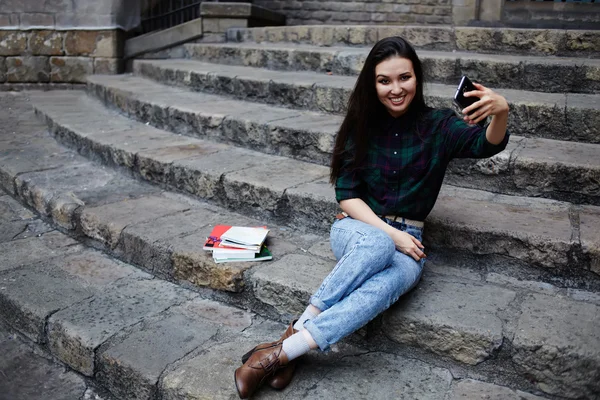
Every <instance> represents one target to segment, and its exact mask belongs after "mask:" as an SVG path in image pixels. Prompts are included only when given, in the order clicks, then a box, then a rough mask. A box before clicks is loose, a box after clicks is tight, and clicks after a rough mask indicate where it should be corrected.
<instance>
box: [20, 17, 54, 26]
mask: <svg viewBox="0 0 600 400" xmlns="http://www.w3.org/2000/svg"><path fill="white" fill-rule="evenodd" d="M19 18H20V21H21V25H20V28H21V29H32V28H50V29H52V28H54V25H55V21H54V14H49V13H48V14H46V13H22V14H21V15H20V16H19Z"/></svg>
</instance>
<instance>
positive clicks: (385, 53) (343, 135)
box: [329, 36, 427, 184]
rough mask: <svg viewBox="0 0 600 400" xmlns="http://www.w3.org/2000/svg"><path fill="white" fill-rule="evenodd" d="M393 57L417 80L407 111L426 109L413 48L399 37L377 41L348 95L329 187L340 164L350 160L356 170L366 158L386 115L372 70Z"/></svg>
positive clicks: (419, 71)
mask: <svg viewBox="0 0 600 400" xmlns="http://www.w3.org/2000/svg"><path fill="white" fill-rule="evenodd" d="M394 56H399V57H402V58H407V59H409V60H410V61H411V62H412V65H413V69H414V72H415V78H416V79H417V92H416V94H415V97H414V98H413V100H412V102H411V103H410V105H409V109H408V110H407V112H410V113H411V114H413V115H415V116H417V117H418V116H419V115H420V114H421V113H422V112H423V111H424V110H425V108H426V107H427V106H426V105H425V99H424V97H423V67H422V65H421V60H419V57H418V56H417V53H416V52H415V49H414V48H413V47H412V45H411V44H410V43H409V42H408V41H406V40H405V39H403V38H401V37H397V36H394V37H388V38H385V39H381V40H380V41H379V42H377V43H376V44H375V46H373V48H372V49H371V52H370V53H369V55H368V56H367V59H366V60H365V65H364V66H363V68H362V70H361V71H360V74H359V75H358V79H357V81H356V85H355V86H354V90H353V91H352V94H351V95H350V100H349V101H348V111H347V112H346V117H345V118H344V122H342V125H341V126H340V130H339V131H338V133H337V137H336V139H335V146H334V148H333V157H332V158H331V172H330V176H329V179H330V182H331V183H332V184H335V181H336V180H337V178H338V176H339V174H340V170H341V168H342V165H343V163H344V161H347V160H349V159H350V158H351V159H352V166H353V168H357V167H359V166H360V163H361V162H362V161H363V159H364V158H365V156H366V153H367V147H368V141H369V137H370V136H371V130H372V129H373V128H374V127H375V126H376V125H377V122H378V118H379V117H381V115H383V114H382V113H384V112H387V111H386V110H385V106H384V105H383V104H381V102H380V101H379V99H378V98H377V90H376V89H375V67H376V66H377V65H378V64H379V63H381V62H382V61H385V60H387V59H389V58H391V57H394ZM415 122H416V121H415ZM349 139H351V146H348V144H349V143H348V140H349Z"/></svg>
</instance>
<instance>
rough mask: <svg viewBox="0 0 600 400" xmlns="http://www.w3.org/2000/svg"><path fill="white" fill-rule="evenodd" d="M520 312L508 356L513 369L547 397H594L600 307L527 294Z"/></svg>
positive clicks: (599, 385) (599, 373) (599, 375)
mask: <svg viewBox="0 0 600 400" xmlns="http://www.w3.org/2000/svg"><path fill="white" fill-rule="evenodd" d="M521 309H522V312H521V314H520V317H519V319H518V323H517V326H516V329H515V337H514V339H513V350H512V359H513V361H514V363H515V365H516V366H517V368H518V369H519V370H520V371H521V372H522V373H524V374H526V375H527V376H530V377H532V378H533V379H535V382H536V386H537V387H538V388H539V389H541V390H542V391H544V392H545V393H548V394H550V395H555V396H565V397H569V398H578V397H579V398H593V397H594V396H595V394H597V393H600V336H598V334H597V332H598V326H597V324H596V321H598V318H600V306H598V305H595V304H589V303H585V302H576V301H572V300H570V299H568V298H564V297H560V296H547V295H543V294H531V295H529V296H527V297H526V298H525V299H524V301H523V303H522V306H521Z"/></svg>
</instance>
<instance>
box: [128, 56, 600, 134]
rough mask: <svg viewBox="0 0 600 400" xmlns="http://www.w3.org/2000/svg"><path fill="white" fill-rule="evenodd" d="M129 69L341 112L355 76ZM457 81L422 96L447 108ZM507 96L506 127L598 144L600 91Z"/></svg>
mask: <svg viewBox="0 0 600 400" xmlns="http://www.w3.org/2000/svg"><path fill="white" fill-rule="evenodd" d="M133 69H134V74H135V75H137V76H141V77H145V78H148V79H152V80H155V81H157V82H159V83H163V84H167V85H177V86H182V87H186V88H189V89H191V90H194V91H201V92H208V93H214V94H219V95H228V96H233V97H235V98H237V99H239V100H248V101H258V102H262V103H267V104H274V105H277V106H283V107H290V108H295V109H306V110H310V111H318V112H325V113H333V114H344V113H345V111H346V106H347V103H348V99H349V97H350V94H351V92H352V90H353V88H354V85H355V83H356V78H355V77H349V76H332V75H325V74H322V73H317V72H308V71H304V72H297V71H295V72H289V71H272V70H264V69H260V68H253V67H243V66H235V65H223V64H211V63H203V62H199V61H194V60H180V59H171V60H136V61H134V65H133ZM455 90H456V85H442V84H436V83H430V84H428V85H426V87H425V96H426V101H427V102H428V104H430V105H431V106H433V107H441V108H451V107H453V105H452V97H453V96H454V92H455ZM498 91H499V93H501V94H502V95H504V96H505V97H506V98H507V100H508V101H509V104H510V107H511V114H510V118H509V129H510V131H511V132H512V133H514V134H517V135H520V136H526V137H530V136H531V137H543V138H547V139H558V140H568V141H579V142H590V143H600V95H589V94H577V93H567V94H540V93H538V92H527V91H522V90H512V89H500V90H498Z"/></svg>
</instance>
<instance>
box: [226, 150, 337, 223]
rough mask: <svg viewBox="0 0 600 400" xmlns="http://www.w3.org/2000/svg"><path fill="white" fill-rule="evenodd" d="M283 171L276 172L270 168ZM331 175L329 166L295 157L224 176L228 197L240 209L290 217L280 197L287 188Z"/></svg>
mask: <svg viewBox="0 0 600 400" xmlns="http://www.w3.org/2000/svg"><path fill="white" fill-rule="evenodd" d="M272 170H277V171H280V173H278V174H277V175H272V174H270V173H269V171H272ZM327 175H328V169H327V168H326V167H323V166H320V165H314V164H308V163H301V162H298V161H294V160H287V161H274V162H270V163H268V164H265V165H261V166H257V167H253V168H248V169H245V170H242V171H237V172H232V173H229V174H226V175H225V177H224V178H223V186H224V189H225V196H226V197H227V202H228V204H230V206H233V207H239V209H242V208H246V209H248V206H249V205H251V206H250V208H249V209H248V211H250V212H251V214H256V213H257V211H258V212H259V213H261V214H262V213H277V212H278V211H281V212H282V216H285V217H287V216H289V213H288V212H287V211H284V210H279V207H280V200H281V199H282V196H283V193H284V192H285V190H286V189H289V188H291V187H294V186H297V185H300V184H303V183H308V182H312V181H316V180H318V179H319V178H323V177H324V176H327Z"/></svg>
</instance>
